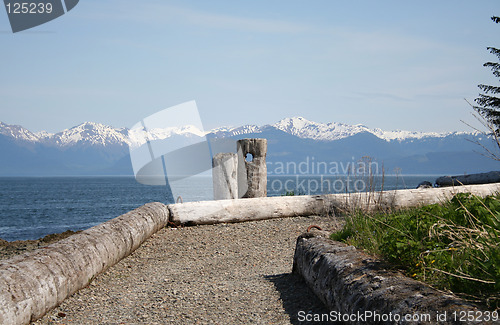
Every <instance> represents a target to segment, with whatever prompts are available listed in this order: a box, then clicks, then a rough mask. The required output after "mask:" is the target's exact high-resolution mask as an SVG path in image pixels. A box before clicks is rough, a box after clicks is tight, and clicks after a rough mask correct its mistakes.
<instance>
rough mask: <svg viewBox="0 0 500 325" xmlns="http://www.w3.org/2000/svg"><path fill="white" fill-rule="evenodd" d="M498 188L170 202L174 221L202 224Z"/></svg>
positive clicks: (404, 204) (439, 198) (441, 198)
mask: <svg viewBox="0 0 500 325" xmlns="http://www.w3.org/2000/svg"><path fill="white" fill-rule="evenodd" d="M499 191H500V183H495V184H485V185H470V186H457V187H447V188H429V189H410V190H397V191H386V192H382V193H352V194H327V195H304V196H281V197H266V198H249V199H238V200H220V201H201V202H187V203H181V204H172V205H169V206H168V207H169V210H170V213H171V215H170V218H171V221H172V222H174V223H175V224H184V225H203V224H214V223H224V222H225V223H230V222H242V221H250V220H263V219H272V218H284V217H294V216H310V215H326V214H332V213H335V212H339V211H340V212H342V211H351V210H353V209H362V210H373V209H380V208H382V209H384V208H394V209H401V208H408V207H415V206H420V205H424V204H433V203H442V202H445V201H446V200H449V199H450V198H451V197H452V196H453V195H454V194H456V193H461V192H470V193H474V194H475V195H478V196H486V195H490V194H494V193H497V192H499Z"/></svg>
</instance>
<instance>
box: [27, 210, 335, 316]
mask: <svg viewBox="0 0 500 325" xmlns="http://www.w3.org/2000/svg"><path fill="white" fill-rule="evenodd" d="M312 224H317V225H319V226H321V227H322V228H323V229H325V230H334V229H337V228H338V227H339V226H340V225H339V221H338V220H337V219H334V218H330V217H308V218H306V217H297V218H286V219H274V220H264V221H254V222H245V223H238V224H219V225H212V226H195V227H185V228H178V229H175V228H164V229H162V230H160V231H159V232H158V233H156V234H155V235H153V236H152V237H151V238H150V239H149V240H148V241H146V242H145V243H144V244H143V245H142V246H141V247H140V248H139V249H137V250H136V251H135V252H133V253H132V254H131V255H130V256H128V257H127V258H125V259H123V260H122V261H120V262H119V263H118V264H116V265H115V266H113V267H112V268H110V269H109V270H108V271H106V272H104V273H103V274H101V275H99V276H97V277H96V278H95V279H94V280H93V281H92V283H91V284H90V285H89V286H88V287H86V288H84V289H82V290H80V291H79V292H77V293H75V294H74V295H73V296H71V297H69V298H68V299H66V300H65V301H64V302H63V303H62V304H61V305H60V306H59V307H57V308H56V309H54V310H52V311H51V312H49V313H48V314H47V315H45V316H44V317H43V318H42V319H41V320H39V321H37V322H35V323H34V324H165V323H169V324H302V323H300V322H299V319H298V314H297V313H298V312H299V311H301V310H302V311H305V312H313V313H327V312H328V311H327V310H326V309H325V308H324V306H323V305H322V304H321V302H320V301H319V300H318V299H317V298H316V297H315V296H314V294H312V292H311V291H310V290H309V289H308V288H307V286H306V285H305V284H304V283H303V282H302V280H301V279H300V278H298V277H296V276H294V275H292V274H291V270H292V263H293V253H294V248H295V240H296V239H297V237H298V236H299V235H300V234H301V233H303V232H304V231H305V230H306V229H307V227H308V226H309V225H312Z"/></svg>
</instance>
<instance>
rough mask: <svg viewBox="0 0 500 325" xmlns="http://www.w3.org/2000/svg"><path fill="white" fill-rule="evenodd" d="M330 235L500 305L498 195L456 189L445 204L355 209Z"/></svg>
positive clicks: (467, 296) (440, 283) (430, 281)
mask: <svg viewBox="0 0 500 325" xmlns="http://www.w3.org/2000/svg"><path fill="white" fill-rule="evenodd" d="M331 238H332V239H334V240H338V241H343V242H346V243H348V244H351V245H354V246H356V247H358V248H362V249H364V250H366V251H367V252H369V253H371V254H374V255H377V256H379V257H381V258H383V259H385V260H387V261H389V262H391V263H393V264H394V265H395V266H397V267H398V268H400V269H402V271H403V272H404V273H406V275H408V276H410V277H413V278H415V279H417V280H420V281H423V282H426V283H428V284H430V285H432V286H434V287H436V288H438V289H441V290H449V291H452V292H454V293H455V294H457V295H459V296H461V297H462V298H465V299H467V300H471V301H474V302H476V303H479V304H481V305H484V306H485V307H487V308H488V309H496V308H499V305H500V295H499V292H500V195H494V196H488V197H486V198H479V197H477V196H474V195H472V194H468V193H460V194H457V195H456V196H455V197H453V199H452V200H450V201H449V202H446V203H444V204H433V205H428V206H424V207H420V208H413V209H408V210H404V211H399V212H393V213H386V214H384V213H376V214H366V213H361V212H358V213H353V214H351V215H350V216H349V217H347V218H346V224H345V226H344V228H343V229H342V230H340V231H339V232H336V233H333V234H332V235H331Z"/></svg>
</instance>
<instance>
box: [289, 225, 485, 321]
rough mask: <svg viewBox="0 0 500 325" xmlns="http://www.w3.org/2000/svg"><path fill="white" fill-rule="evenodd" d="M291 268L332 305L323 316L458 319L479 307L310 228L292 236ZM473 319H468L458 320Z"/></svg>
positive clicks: (370, 319)
mask: <svg viewBox="0 0 500 325" xmlns="http://www.w3.org/2000/svg"><path fill="white" fill-rule="evenodd" d="M293 273H295V274H297V275H300V276H301V277H302V278H303V279H304V280H305V282H306V283H307V285H308V286H309V287H310V288H311V289H312V291H313V292H314V293H315V294H316V296H317V297H318V298H319V299H320V300H321V301H322V302H323V303H324V304H325V305H326V307H327V308H328V309H329V310H330V311H331V312H330V313H328V314H325V315H326V316H327V317H326V318H327V319H322V320H323V321H326V320H328V321H331V322H339V323H343V322H345V323H349V324H457V323H458V321H457V317H456V315H458V314H459V313H465V314H467V313H472V314H475V312H479V313H480V311H478V310H479V309H478V308H477V307H476V306H475V305H473V304H471V303H469V302H466V301H464V300H461V299H459V298H457V297H456V296H453V295H451V294H446V293H443V292H441V291H438V290H436V289H434V288H432V287H430V286H429V285H426V284H424V283H422V282H419V281H416V280H414V279H410V278H408V277H405V276H403V275H402V274H401V273H400V272H398V271H396V270H394V269H391V267H390V266H388V265H386V264H384V263H383V262H381V261H379V260H377V259H375V258H373V257H371V256H368V255H366V254H365V253H363V252H361V251H359V250H357V249H356V248H355V247H354V246H348V245H346V244H343V243H339V242H335V241H333V240H329V239H326V238H323V237H321V236H317V235H315V234H314V233H306V234H303V235H302V236H300V237H299V238H298V239H297V243H296V248H295V255H294V259H293ZM474 323H475V322H473V321H471V320H470V319H468V320H466V321H465V322H463V323H462V322H460V324H474ZM481 324H493V322H484V323H481Z"/></svg>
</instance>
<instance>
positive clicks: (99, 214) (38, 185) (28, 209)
mask: <svg viewBox="0 0 500 325" xmlns="http://www.w3.org/2000/svg"><path fill="white" fill-rule="evenodd" d="M435 178H436V177H435V176H406V177H401V176H399V177H394V176H386V177H384V179H383V180H382V178H380V177H377V178H375V179H374V180H373V181H370V179H368V178H363V177H357V178H355V177H351V178H347V177H341V176H337V177H334V176H331V177H321V176H307V177H306V176H270V177H269V178H268V195H269V196H279V195H284V194H285V193H286V192H294V193H295V194H322V193H339V192H340V193H342V192H346V191H350V192H353V191H362V190H369V189H370V188H377V189H380V188H381V187H382V184H383V186H384V189H386V190H390V189H402V188H415V187H416V186H417V184H418V183H420V182H421V181H424V180H428V181H431V182H432V181H433V180H434V179H435ZM212 191H213V190H212V179H211V178H210V177H191V178H189V179H187V180H186V181H184V182H180V183H178V184H176V186H175V191H174V197H177V195H181V196H182V198H183V200H184V202H187V201H201V200H212V199H213V192H212ZM166 198H167V190H166V188H165V187H162V186H146V185H142V184H139V183H137V182H136V181H135V179H134V178H133V177H40V178H38V177H3V178H0V238H2V239H5V240H8V241H12V240H26V239H37V238H41V237H43V236H45V235H48V234H52V233H58V232H63V231H66V230H68V229H69V230H75V231H76V230H82V229H87V228H90V227H92V226H95V225H97V224H100V223H102V222H105V221H107V220H110V219H112V218H115V217H117V216H119V215H121V214H124V213H126V212H128V211H130V210H133V209H135V208H137V207H139V206H141V205H143V204H146V203H148V202H163V203H168V202H166V200H167V199H166Z"/></svg>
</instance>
